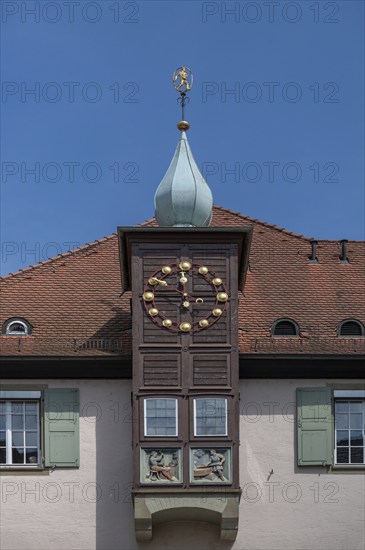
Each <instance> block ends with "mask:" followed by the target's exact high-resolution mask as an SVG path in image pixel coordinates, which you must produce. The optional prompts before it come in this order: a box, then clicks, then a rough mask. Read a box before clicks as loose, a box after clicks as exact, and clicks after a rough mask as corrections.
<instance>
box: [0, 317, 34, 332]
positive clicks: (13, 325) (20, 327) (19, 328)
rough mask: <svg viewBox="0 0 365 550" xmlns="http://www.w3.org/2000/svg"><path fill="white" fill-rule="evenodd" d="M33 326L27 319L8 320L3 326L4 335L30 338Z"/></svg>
mask: <svg viewBox="0 0 365 550" xmlns="http://www.w3.org/2000/svg"><path fill="white" fill-rule="evenodd" d="M31 333H32V326H31V324H30V323H28V321H26V320H25V319H15V318H13V319H8V320H7V321H5V323H4V325H3V334H5V335H6V336H29V335H30V334H31Z"/></svg>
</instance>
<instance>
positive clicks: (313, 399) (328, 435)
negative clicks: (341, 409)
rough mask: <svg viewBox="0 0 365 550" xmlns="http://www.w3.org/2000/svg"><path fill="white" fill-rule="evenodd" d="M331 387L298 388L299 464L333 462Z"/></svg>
mask: <svg viewBox="0 0 365 550" xmlns="http://www.w3.org/2000/svg"><path fill="white" fill-rule="evenodd" d="M331 394H332V392H331V388H328V387H319V388H297V423H298V465H299V466H325V465H327V464H332V456H333V443H332V439H333V438H332V432H333V415H332V404H331Z"/></svg>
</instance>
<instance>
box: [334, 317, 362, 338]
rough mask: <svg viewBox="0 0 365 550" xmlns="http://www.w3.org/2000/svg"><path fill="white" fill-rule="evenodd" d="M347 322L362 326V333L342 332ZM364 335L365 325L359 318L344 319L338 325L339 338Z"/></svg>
mask: <svg viewBox="0 0 365 550" xmlns="http://www.w3.org/2000/svg"><path fill="white" fill-rule="evenodd" d="M347 323H356V324H357V325H358V326H359V327H360V334H341V330H342V328H343V326H344V325H346V324H347ZM364 336H365V327H364V325H363V324H362V323H361V321H359V320H358V319H352V318H351V319H344V320H343V321H341V323H339V325H338V327H337V337H338V338H364Z"/></svg>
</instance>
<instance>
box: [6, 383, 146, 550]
mask: <svg viewBox="0 0 365 550" xmlns="http://www.w3.org/2000/svg"><path fill="white" fill-rule="evenodd" d="M37 382H38V383H41V384H44V383H45V382H46V381H44V380H38V381H31V382H29V384H31V385H35V384H37ZM7 383H9V384H11V383H14V384H19V381H13V382H12V381H10V380H9V381H7ZM24 385H25V384H24ZM48 386H49V387H68V388H71V387H72V388H79V389H80V468H79V469H71V470H67V469H64V470H61V469H60V470H57V468H56V469H55V470H54V471H53V472H51V473H50V472H49V471H45V472H44V473H43V474H42V473H34V474H33V473H32V474H28V473H24V472H21V473H20V472H19V473H18V474H16V475H8V474H6V475H2V476H1V503H0V548H1V549H2V550H7V549H16V550H20V549H22V550H23V549H24V550H32V549H38V550H53V549H54V550H56V549H57V550H65V549H69V550H74V549H75V550H76V549H77V550H79V549H89V550H91V549H93V548H98V549H103V550H104V549H105V550H107V549H114V548H115V549H117V548H118V549H120V548H126V549H127V548H128V549H129V548H133V547H135V542H134V539H135V538H134V523H133V507H132V500H131V495H130V492H131V488H132V482H133V479H132V446H131V441H132V420H133V417H132V414H131V399H130V395H131V393H130V392H131V382H130V381H119V380H110V381H109V380H108V381H105V380H96V381H92V380H84V381H79V380H62V381H52V382H49V383H48Z"/></svg>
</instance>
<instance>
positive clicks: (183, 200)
mask: <svg viewBox="0 0 365 550" xmlns="http://www.w3.org/2000/svg"><path fill="white" fill-rule="evenodd" d="M212 207H213V197H212V192H211V190H210V189H209V186H208V184H207V182H206V181H205V179H204V178H203V176H202V174H201V172H200V170H199V168H198V166H197V164H196V162H195V160H194V157H193V154H192V152H191V149H190V146H189V142H188V139H187V137H186V133H185V132H181V138H180V141H179V143H178V144H177V147H176V151H175V155H174V157H173V159H172V161H171V164H170V166H169V168H168V170H167V172H166V174H165V176H164V177H163V179H162V181H161V183H160V185H159V186H158V188H157V191H156V194H155V211H156V212H155V215H156V220H157V223H158V225H160V226H163V227H207V226H208V225H209V224H210V221H211V218H212Z"/></svg>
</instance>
